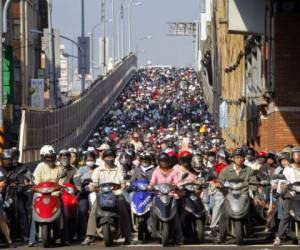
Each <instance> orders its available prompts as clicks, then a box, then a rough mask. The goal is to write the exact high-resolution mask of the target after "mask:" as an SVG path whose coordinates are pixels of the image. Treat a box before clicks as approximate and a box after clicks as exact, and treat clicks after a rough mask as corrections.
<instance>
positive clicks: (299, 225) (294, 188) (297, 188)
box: [288, 182, 300, 246]
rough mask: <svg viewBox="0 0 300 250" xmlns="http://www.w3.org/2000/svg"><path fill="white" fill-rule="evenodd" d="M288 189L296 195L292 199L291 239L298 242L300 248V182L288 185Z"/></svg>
mask: <svg viewBox="0 0 300 250" xmlns="http://www.w3.org/2000/svg"><path fill="white" fill-rule="evenodd" d="M288 189H289V190H290V191H291V192H293V193H294V195H292V198H291V206H290V216H291V220H292V222H291V223H290V225H291V230H290V232H291V237H292V238H293V239H294V240H297V244H298V245H299V246H300V182H294V183H293V184H289V185H288Z"/></svg>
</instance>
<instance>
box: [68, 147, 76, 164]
mask: <svg viewBox="0 0 300 250" xmlns="http://www.w3.org/2000/svg"><path fill="white" fill-rule="evenodd" d="M68 151H69V152H70V154H71V159H70V165H71V166H72V167H74V168H76V169H79V155H78V152H77V149H76V148H69V149H68Z"/></svg>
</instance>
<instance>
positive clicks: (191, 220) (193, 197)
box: [180, 183, 206, 242]
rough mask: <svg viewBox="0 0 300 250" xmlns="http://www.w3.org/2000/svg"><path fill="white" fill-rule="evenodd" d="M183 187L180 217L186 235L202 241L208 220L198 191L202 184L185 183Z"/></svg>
mask: <svg viewBox="0 0 300 250" xmlns="http://www.w3.org/2000/svg"><path fill="white" fill-rule="evenodd" d="M183 189H184V191H185V192H184V195H183V196H182V213H181V216H180V217H181V221H182V229H183V232H184V235H185V237H188V236H189V237H191V239H196V240H197V241H198V242H202V241H203V238H204V225H205V221H206V213H205V207H204V204H203V202H202V200H201V198H200V197H199V193H198V192H199V191H200V190H201V189H202V185H200V184H196V183H186V184H184V185H183Z"/></svg>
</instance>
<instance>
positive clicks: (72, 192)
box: [65, 187, 75, 194]
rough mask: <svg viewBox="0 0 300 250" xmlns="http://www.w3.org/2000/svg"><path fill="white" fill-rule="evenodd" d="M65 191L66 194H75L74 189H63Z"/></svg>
mask: <svg viewBox="0 0 300 250" xmlns="http://www.w3.org/2000/svg"><path fill="white" fill-rule="evenodd" d="M65 190H66V192H67V193H68V194H75V189H74V188H71V187H67V188H65Z"/></svg>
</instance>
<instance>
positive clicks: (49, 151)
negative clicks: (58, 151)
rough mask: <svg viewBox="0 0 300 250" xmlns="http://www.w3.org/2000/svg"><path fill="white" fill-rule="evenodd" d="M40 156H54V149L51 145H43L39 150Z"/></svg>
mask: <svg viewBox="0 0 300 250" xmlns="http://www.w3.org/2000/svg"><path fill="white" fill-rule="evenodd" d="M40 155H41V156H53V155H55V149H54V148H53V147H52V146H51V145H45V146H43V147H42V148H41V150H40Z"/></svg>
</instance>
